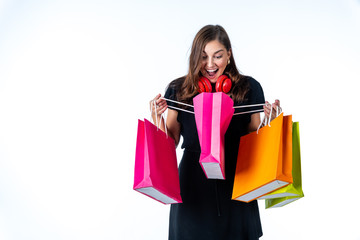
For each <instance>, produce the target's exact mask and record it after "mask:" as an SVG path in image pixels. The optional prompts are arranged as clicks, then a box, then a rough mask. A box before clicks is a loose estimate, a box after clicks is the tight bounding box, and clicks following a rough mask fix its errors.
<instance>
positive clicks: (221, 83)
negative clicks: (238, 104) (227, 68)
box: [199, 75, 232, 93]
mask: <svg viewBox="0 0 360 240" xmlns="http://www.w3.org/2000/svg"><path fill="white" fill-rule="evenodd" d="M231 85H232V83H231V79H230V78H229V77H228V76H226V75H221V76H220V77H219V78H218V79H217V80H216V84H215V90H216V91H217V92H224V93H228V92H230V89H231ZM203 92H212V87H211V83H210V81H209V79H207V78H206V77H203V76H201V77H200V79H199V93H203Z"/></svg>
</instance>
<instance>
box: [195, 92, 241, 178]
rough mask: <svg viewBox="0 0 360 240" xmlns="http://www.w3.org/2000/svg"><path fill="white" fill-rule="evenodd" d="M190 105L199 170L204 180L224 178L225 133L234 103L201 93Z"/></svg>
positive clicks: (213, 94) (211, 94) (227, 97)
mask: <svg viewBox="0 0 360 240" xmlns="http://www.w3.org/2000/svg"><path fill="white" fill-rule="evenodd" d="M193 102H194V112H195V121H196V127H197V131H198V136H199V142H200V146H201V155H200V159H199V162H200V164H201V167H202V169H203V170H204V173H205V175H206V177H207V178H211V179H225V149H224V141H225V132H226V130H227V128H228V127H229V124H230V121H231V118H232V116H233V114H234V108H233V106H234V102H233V100H232V99H231V98H230V97H229V96H228V95H226V94H225V93H223V92H217V93H206V92H205V93H201V94H199V95H198V96H196V97H195V98H194V99H193Z"/></svg>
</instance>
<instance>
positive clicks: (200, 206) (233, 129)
mask: <svg viewBox="0 0 360 240" xmlns="http://www.w3.org/2000/svg"><path fill="white" fill-rule="evenodd" d="M245 80H247V81H248V82H249V86H250V90H249V92H248V93H247V95H246V98H245V101H244V102H242V103H234V106H237V105H249V104H257V103H264V102H265V100H264V93H263V90H262V87H261V85H260V84H259V83H258V82H257V81H256V80H255V79H253V78H251V77H246V79H245ZM182 81H184V78H179V79H176V80H174V81H173V82H171V83H170V84H169V86H168V88H167V90H166V93H165V95H164V97H165V98H169V99H172V100H175V101H176V100H177V99H176V91H177V90H178V89H176V86H179V85H181V84H179V83H181V82H182ZM168 105H169V106H176V107H181V106H180V105H177V104H174V103H171V102H169V101H168ZM260 108H262V107H260ZM254 109H259V107H257V108H245V109H244V110H242V111H249V110H254ZM191 110H193V109H191ZM236 112H240V111H239V109H236V110H235V113H236ZM250 119H251V114H242V115H234V116H233V118H232V120H231V122H230V125H229V127H228V130H227V132H226V134H225V178H226V179H225V180H218V179H207V178H206V176H205V174H204V172H203V170H202V168H201V166H200V164H199V157H200V151H201V149H200V144H199V138H198V135H197V128H196V123H195V116H194V114H192V113H188V112H184V111H178V117H177V120H178V122H179V123H180V135H181V136H182V137H183V144H182V146H181V147H182V148H183V149H184V153H183V157H182V159H181V162H180V165H179V177H180V192H181V197H182V200H183V203H180V204H172V205H171V207H170V219H169V220H170V221H169V240H203V239H204V240H205V239H206V240H226V239H231V240H234V239H236V240H242V239H244V240H245V239H246V240H252V239H259V238H260V237H261V236H262V229H261V222H260V215H259V209H258V204H257V201H256V200H255V201H252V202H250V203H244V202H240V201H236V200H231V196H232V188H233V182H234V175H235V169H236V160H237V154H238V148H239V142H240V137H241V136H243V135H246V134H247V133H248V130H247V127H248V125H249V123H250Z"/></svg>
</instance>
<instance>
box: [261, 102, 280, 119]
mask: <svg viewBox="0 0 360 240" xmlns="http://www.w3.org/2000/svg"><path fill="white" fill-rule="evenodd" d="M271 108H272V112H271ZM277 108H279V109H281V108H280V100H278V99H276V100H275V102H274V103H273V104H270V103H269V102H268V101H266V102H265V106H264V113H265V117H266V118H269V116H270V112H271V119H270V121H272V120H274V119H275V118H276V110H277Z"/></svg>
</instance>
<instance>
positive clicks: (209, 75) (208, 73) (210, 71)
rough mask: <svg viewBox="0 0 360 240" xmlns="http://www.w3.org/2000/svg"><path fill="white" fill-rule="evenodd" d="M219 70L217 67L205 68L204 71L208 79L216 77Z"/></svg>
mask: <svg viewBox="0 0 360 240" xmlns="http://www.w3.org/2000/svg"><path fill="white" fill-rule="evenodd" d="M218 71H219V69H218V68H217V69H205V72H206V77H207V78H208V79H209V80H213V79H215V78H216V76H217V72H218Z"/></svg>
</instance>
